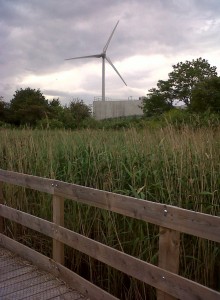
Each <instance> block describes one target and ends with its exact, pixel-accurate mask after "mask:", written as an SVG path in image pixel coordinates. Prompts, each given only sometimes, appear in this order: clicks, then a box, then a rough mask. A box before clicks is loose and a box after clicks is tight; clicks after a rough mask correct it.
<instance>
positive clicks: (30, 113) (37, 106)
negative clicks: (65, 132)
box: [0, 88, 91, 129]
mask: <svg viewBox="0 0 220 300" xmlns="http://www.w3.org/2000/svg"><path fill="white" fill-rule="evenodd" d="M89 119H91V108H90V107H89V106H87V105H86V104H85V103H84V102H83V100H80V99H74V100H72V101H70V104H69V105H65V106H62V105H61V103H60V101H59V99H53V100H52V101H48V100H47V99H46V98H45V97H44V95H43V94H42V92H41V91H40V90H39V89H38V90H35V89H31V88H26V89H20V90H17V91H16V92H15V94H14V96H13V99H12V100H11V101H10V102H9V103H7V102H5V101H4V99H3V98H2V97H1V99H0V125H1V126H13V127H23V126H28V127H32V128H36V127H37V128H66V129H76V128H78V127H80V126H82V125H83V122H85V121H88V120H89Z"/></svg>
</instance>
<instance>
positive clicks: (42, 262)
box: [0, 234, 118, 300]
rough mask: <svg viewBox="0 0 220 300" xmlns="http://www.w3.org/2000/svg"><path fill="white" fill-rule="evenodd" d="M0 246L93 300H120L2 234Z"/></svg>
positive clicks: (0, 235)
mask: <svg viewBox="0 0 220 300" xmlns="http://www.w3.org/2000/svg"><path fill="white" fill-rule="evenodd" d="M0 245H2V246H3V247H5V248H6V249H9V250H10V251H12V252H14V253H17V254H18V255H20V256H21V257H23V258H24V259H26V260H29V261H31V262H32V263H33V264H35V265H36V266H38V267H39V268H41V269H43V270H45V271H47V272H50V273H51V274H54V275H55V276H56V277H59V278H60V279H61V280H64V281H65V282H66V283H67V284H68V285H69V286H70V287H71V288H73V289H75V290H77V291H79V292H81V293H82V294H83V295H85V296H86V297H89V298H90V299H91V300H93V299H94V300H97V299H100V300H117V299H118V298H116V297H114V296H112V295H110V294H109V293H107V292H105V291H104V290H102V289H100V288H99V287H97V286H96V285H94V284H92V283H91V282H89V281H87V280H85V279H84V278H82V277H81V276H79V275H78V274H76V273H74V272H72V271H70V270H69V269H67V268H65V267H64V266H63V265H61V264H59V263H57V262H55V261H54V260H52V259H50V258H48V257H46V256H44V255H43V254H41V253H39V252H37V251H35V250H33V249H30V248H29V247H27V246H24V245H22V244H20V243H18V242H16V241H14V240H12V239H10V238H8V237H6V236H5V235H3V234H0Z"/></svg>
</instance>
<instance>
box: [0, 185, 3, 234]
mask: <svg viewBox="0 0 220 300" xmlns="http://www.w3.org/2000/svg"><path fill="white" fill-rule="evenodd" d="M0 204H4V201H3V182H0ZM3 231H4V225H3V217H0V233H3Z"/></svg>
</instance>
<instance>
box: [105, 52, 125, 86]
mask: <svg viewBox="0 0 220 300" xmlns="http://www.w3.org/2000/svg"><path fill="white" fill-rule="evenodd" d="M106 60H107V61H108V63H109V64H110V65H111V66H112V68H113V69H114V70H115V72H116V73H117V74H118V76H119V77H120V78H121V80H122V81H123V82H124V84H125V85H127V83H126V82H125V81H124V79H123V78H122V76H121V75H120V73H119V72H118V70H117V69H116V67H115V66H114V65H113V63H112V62H111V60H110V58H109V57H106Z"/></svg>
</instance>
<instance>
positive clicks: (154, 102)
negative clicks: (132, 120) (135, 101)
mask: <svg viewBox="0 0 220 300" xmlns="http://www.w3.org/2000/svg"><path fill="white" fill-rule="evenodd" d="M172 107H173V105H172V103H171V102H169V101H167V99H166V96H165V95H163V94H161V93H160V92H159V90H157V89H151V90H150V93H149V94H148V95H147V97H146V98H145V99H144V101H143V112H144V115H145V116H146V117H153V116H157V115H160V114H162V113H164V112H165V111H168V110H170V109H171V108H172Z"/></svg>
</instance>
